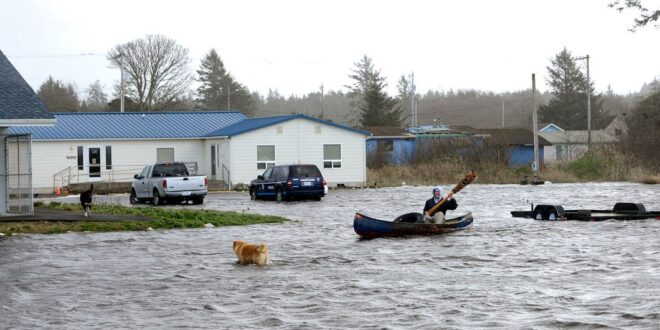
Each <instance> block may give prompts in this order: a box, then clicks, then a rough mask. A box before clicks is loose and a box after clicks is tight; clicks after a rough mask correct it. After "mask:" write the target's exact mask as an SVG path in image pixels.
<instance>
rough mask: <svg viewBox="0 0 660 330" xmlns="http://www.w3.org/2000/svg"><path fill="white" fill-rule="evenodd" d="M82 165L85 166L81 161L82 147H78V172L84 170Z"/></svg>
mask: <svg viewBox="0 0 660 330" xmlns="http://www.w3.org/2000/svg"><path fill="white" fill-rule="evenodd" d="M84 164H85V163H84V161H83V147H82V146H78V171H82V170H84V169H85V165H84Z"/></svg>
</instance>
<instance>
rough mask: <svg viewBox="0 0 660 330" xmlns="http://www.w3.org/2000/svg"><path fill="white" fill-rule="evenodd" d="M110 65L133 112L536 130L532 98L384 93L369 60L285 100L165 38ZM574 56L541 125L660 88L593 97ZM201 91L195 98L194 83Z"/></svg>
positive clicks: (134, 45) (558, 70)
mask: <svg viewBox="0 0 660 330" xmlns="http://www.w3.org/2000/svg"><path fill="white" fill-rule="evenodd" d="M107 59H108V60H109V61H110V62H111V63H113V64H114V65H117V66H123V67H124V71H125V81H126V84H125V89H124V105H125V111H146V112H148V111H191V110H194V111H198V110H216V111H227V110H233V111H240V112H242V113H243V114H245V115H246V116H248V117H264V116H273V115H284V114H294V113H302V114H307V115H310V116H315V117H322V118H323V119H326V120H331V121H334V122H337V123H343V124H348V125H351V126H356V127H374V126H399V127H405V126H409V125H410V123H411V116H412V106H411V104H412V102H411V101H412V100H413V99H415V100H416V102H417V107H418V111H417V113H418V123H419V124H448V125H465V126H473V127H475V128H507V127H531V109H532V106H531V91H530V90H520V91H513V92H506V93H493V92H488V91H479V90H457V91H454V90H449V91H428V92H426V93H418V92H417V91H416V90H415V89H414V86H412V81H411V79H410V77H408V76H406V75H401V76H400V77H399V79H398V81H397V86H396V87H397V94H396V95H393V96H390V95H388V93H387V92H386V88H387V79H386V77H384V76H383V75H382V74H381V71H380V69H378V68H377V67H376V65H375V63H374V60H373V59H372V58H370V57H369V56H367V55H364V56H363V57H361V58H360V59H359V60H358V61H357V62H355V63H354V67H353V68H352V69H350V71H349V73H348V80H349V81H350V84H347V85H346V86H345V88H346V89H347V91H346V92H343V91H341V90H337V91H328V92H327V93H323V95H321V92H320V91H318V92H313V93H309V94H307V95H304V96H289V97H285V96H283V95H281V94H279V93H278V92H277V90H270V91H269V92H268V94H267V95H260V94H259V93H258V92H256V91H253V92H251V91H250V90H249V88H248V87H247V86H245V85H244V84H242V83H240V82H239V81H238V80H237V79H236V78H235V77H234V76H233V75H232V74H231V73H230V71H229V70H228V69H227V68H226V67H225V65H224V63H223V61H222V60H221V58H220V55H219V54H218V52H217V51H216V50H215V49H211V50H210V51H209V52H208V53H207V54H206V55H205V56H204V58H203V59H202V61H201V64H200V66H199V68H198V69H197V70H196V71H195V73H196V75H193V74H192V73H191V71H190V69H189V65H190V62H191V60H190V58H189V56H188V50H187V49H185V48H184V47H182V46H180V45H178V44H177V43H176V42H175V41H174V40H172V39H169V38H167V37H165V36H162V35H147V36H146V37H144V38H141V39H137V40H134V41H130V42H128V43H125V44H120V45H117V46H115V47H114V48H112V49H111V50H110V51H109V52H108V54H107ZM579 61H580V60H578V59H576V58H575V57H574V56H573V55H572V54H571V52H570V51H569V50H567V49H563V50H561V51H560V52H559V53H557V54H556V55H555V56H554V57H553V58H552V59H551V60H550V65H549V66H548V67H547V70H548V74H547V79H546V80H547V82H548V86H549V87H550V90H549V91H546V92H543V93H539V95H538V98H539V99H540V100H541V102H540V103H541V105H540V109H539V110H540V111H539V118H540V122H542V123H554V124H557V125H559V126H560V127H562V128H564V129H586V126H587V124H586V117H587V113H586V101H587V100H586V99H587V97H586V95H587V92H589V93H590V94H591V97H590V101H591V113H592V127H594V128H600V127H604V126H605V125H607V124H608V123H609V122H610V121H611V119H612V116H613V115H618V114H621V113H628V112H631V111H632V110H633V109H634V107H635V106H636V104H638V103H639V102H640V101H641V100H642V99H643V98H644V97H645V96H647V95H650V94H652V93H653V92H655V91H658V90H660V82H658V80H657V79H655V80H654V81H652V82H651V83H649V84H648V85H647V84H645V85H644V86H643V87H642V89H641V90H640V92H639V93H635V94H629V95H617V94H615V93H614V92H613V91H612V90H611V89H610V88H608V90H607V91H605V92H600V93H599V92H597V91H595V90H594V81H593V80H589V81H587V78H586V76H585V73H584V68H583V67H582V66H581V63H579ZM194 80H196V81H198V82H199V87H198V88H197V89H196V90H195V91H191V89H190V86H191V84H192V83H193V81H194ZM114 87H115V88H114V94H113V96H112V99H109V97H108V96H107V95H106V94H105V93H104V92H103V89H104V86H103V85H102V84H101V83H100V82H99V81H96V82H94V83H92V84H91V85H90V86H89V87H88V88H86V89H85V94H86V97H80V96H79V95H78V94H77V92H76V89H75V88H74V87H73V86H72V85H71V84H65V83H63V82H61V81H59V80H55V79H54V78H52V77H49V78H48V79H47V80H46V81H45V82H44V83H43V84H42V85H41V86H40V88H39V90H38V95H39V96H40V97H41V98H42V100H43V101H44V102H45V103H46V105H47V107H48V109H49V110H50V111H53V112H75V111H119V104H120V96H119V95H120V94H121V93H120V86H119V84H117V85H116V86H114Z"/></svg>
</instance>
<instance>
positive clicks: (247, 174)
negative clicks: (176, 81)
mask: <svg viewBox="0 0 660 330" xmlns="http://www.w3.org/2000/svg"><path fill="white" fill-rule="evenodd" d="M55 118H56V119H57V124H56V125H55V126H53V127H31V128H13V129H12V130H13V132H14V133H21V132H23V131H25V130H28V129H29V130H30V131H32V134H33V155H34V157H33V158H34V163H33V173H34V186H35V193H52V192H53V191H55V190H56V188H57V187H66V186H67V185H69V184H73V183H87V182H99V181H102V182H128V181H131V180H132V177H133V174H136V173H138V172H139V170H140V169H141V168H142V167H143V166H145V165H146V164H151V163H154V162H157V161H158V162H168V161H182V162H187V163H188V164H189V165H190V167H191V169H193V170H195V172H196V173H197V174H202V175H206V176H207V177H208V178H209V179H210V180H218V181H223V182H225V183H227V184H229V185H232V184H234V185H235V184H241V183H249V182H250V180H252V179H254V178H256V176H257V175H258V174H261V173H262V172H263V171H264V170H265V168H266V167H268V166H272V165H273V164H285V163H311V164H316V165H317V166H318V167H319V168H320V169H321V171H322V173H323V175H324V176H325V177H326V181H328V184H329V185H331V186H332V185H334V186H336V185H346V186H363V185H364V184H365V182H366V163H365V151H364V149H365V136H366V135H367V134H368V133H367V132H365V131H360V130H356V129H353V128H350V127H346V126H342V125H337V124H334V123H331V122H327V121H323V120H319V119H316V118H312V117H307V116H303V115H289V116H279V117H268V118H257V119H247V118H245V116H243V115H242V114H240V113H238V112H165V113H162V112H161V113H60V114H55Z"/></svg>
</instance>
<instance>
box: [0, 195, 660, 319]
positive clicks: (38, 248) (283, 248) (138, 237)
mask: <svg viewBox="0 0 660 330" xmlns="http://www.w3.org/2000/svg"><path fill="white" fill-rule="evenodd" d="M445 188H449V187H445ZM659 191H660V187H659V186H657V185H656V186H650V185H637V184H627V183H600V184H579V185H578V184H561V185H560V184H553V185H546V186H518V185H478V184H473V185H470V186H468V187H467V188H465V189H464V190H463V191H461V192H460V193H459V194H457V196H456V198H457V201H458V203H459V208H458V209H457V210H456V211H455V212H456V213H460V212H464V211H473V212H474V215H475V223H474V226H473V228H472V229H470V230H467V231H463V232H456V233H451V234H447V235H444V236H434V237H407V238H387V239H373V240H359V239H358V237H357V235H356V234H355V233H354V232H353V228H352V221H353V214H354V212H355V211H361V212H364V213H365V214H368V215H371V216H374V217H377V218H383V219H393V218H395V217H396V216H398V215H400V214H403V213H407V212H420V211H421V209H422V207H423V202H424V200H425V199H426V198H429V197H430V195H431V187H399V188H387V189H377V190H374V189H368V190H359V189H358V190H336V191H331V194H330V196H328V197H327V198H325V199H323V201H321V202H313V201H301V202H290V203H282V204H277V203H275V202H266V201H256V202H255V201H250V200H249V196H248V194H247V193H222V194H212V195H210V196H209V198H208V200H207V202H206V204H205V205H202V206H186V208H208V209H217V210H234V211H239V212H254V213H263V214H277V215H283V216H286V217H288V218H290V219H292V220H294V221H291V222H288V223H285V224H268V225H255V226H242V227H223V228H204V229H196V230H170V231H150V232H120V233H70V234H64V235H52V236H46V235H26V236H19V237H17V236H14V237H9V238H5V239H2V240H0V264H1V267H0V288H1V289H0V320H2V324H3V328H99V329H100V328H103V329H106V328H118V327H122V328H125V327H129V328H163V327H167V328H173V327H186V328H188V327H199V328H211V329H216V328H238V327H241V328H318V327H334V328H356V327H373V328H376V327H378V328H380V327H384V328H413V327H414V328H482V327H507V328H508V327H513V328H530V327H534V328H563V327H614V328H621V327H624V328H628V327H633V328H658V327H660V221H658V220H653V219H650V220H641V221H605V222H575V221H565V222H540V221H533V220H529V219H518V218H512V217H511V216H510V213H509V212H510V211H511V210H514V209H527V208H528V207H529V204H528V202H534V203H554V204H561V205H564V207H565V208H598V209H602V208H609V207H611V206H613V205H614V203H615V202H617V201H635V202H641V203H644V204H645V205H646V207H647V209H651V210H659V209H660V198H659V195H660V194H659ZM70 200H71V201H72V202H75V198H70ZM98 201H99V202H100V201H103V202H108V203H117V202H121V203H126V204H127V201H128V196H112V197H103V196H101V197H98ZM168 207H181V206H168ZM234 239H243V240H246V241H250V242H261V241H264V242H266V243H268V245H269V249H270V255H271V259H272V262H271V264H270V265H268V266H265V267H259V266H254V265H249V266H243V265H239V264H236V262H235V256H234V255H233V252H232V249H231V245H232V241H233V240H234Z"/></svg>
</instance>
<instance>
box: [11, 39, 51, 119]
mask: <svg viewBox="0 0 660 330" xmlns="http://www.w3.org/2000/svg"><path fill="white" fill-rule="evenodd" d="M21 119H54V117H53V115H51V114H50V113H49V112H48V109H47V108H46V106H45V105H44V103H43V102H42V101H41V99H39V97H38V96H37V94H35V93H34V91H33V90H32V88H30V85H28V84H27V82H25V79H23V77H22V76H21V75H20V74H19V73H18V71H16V68H14V66H13V65H12V64H11V62H9V60H8V59H7V57H6V56H5V54H3V53H2V51H0V121H2V120H5V121H6V120H21ZM19 124H20V123H19Z"/></svg>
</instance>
